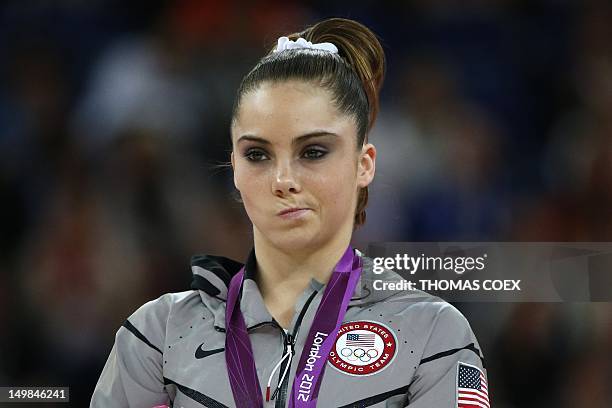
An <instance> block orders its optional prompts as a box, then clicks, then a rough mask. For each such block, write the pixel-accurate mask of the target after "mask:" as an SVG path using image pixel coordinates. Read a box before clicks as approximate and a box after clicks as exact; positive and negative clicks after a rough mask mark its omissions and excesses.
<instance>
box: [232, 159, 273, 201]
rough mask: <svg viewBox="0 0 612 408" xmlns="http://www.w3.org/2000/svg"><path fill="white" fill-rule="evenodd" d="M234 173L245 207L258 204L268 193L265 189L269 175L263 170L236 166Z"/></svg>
mask: <svg viewBox="0 0 612 408" xmlns="http://www.w3.org/2000/svg"><path fill="white" fill-rule="evenodd" d="M234 171H235V173H234V177H235V180H236V188H237V189H238V190H239V191H240V195H241V197H242V201H243V202H244V205H245V206H247V205H248V206H251V205H252V204H253V203H257V202H258V201H259V200H261V198H262V196H263V195H264V194H265V193H267V192H268V190H267V189H265V184H266V178H267V174H266V173H265V171H264V170H263V169H260V168H254V167H252V166H244V165H236V168H235V170H234Z"/></svg>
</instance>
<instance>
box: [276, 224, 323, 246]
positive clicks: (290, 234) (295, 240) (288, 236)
mask: <svg viewBox="0 0 612 408" xmlns="http://www.w3.org/2000/svg"><path fill="white" fill-rule="evenodd" d="M267 238H268V240H269V241H270V242H271V243H272V244H273V245H274V246H275V247H277V248H279V249H281V250H282V251H283V252H293V251H300V250H304V249H308V248H318V247H319V246H321V245H322V240H321V235H320V234H319V233H315V232H313V231H308V230H305V229H302V228H294V229H293V230H285V231H275V232H274V233H271V234H270V235H268V237H267Z"/></svg>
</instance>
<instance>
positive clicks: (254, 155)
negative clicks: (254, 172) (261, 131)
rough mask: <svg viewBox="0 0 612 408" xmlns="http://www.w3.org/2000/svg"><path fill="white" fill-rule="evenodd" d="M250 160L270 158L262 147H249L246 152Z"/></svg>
mask: <svg viewBox="0 0 612 408" xmlns="http://www.w3.org/2000/svg"><path fill="white" fill-rule="evenodd" d="M244 157H246V159H247V160H248V161H252V162H259V161H264V160H266V159H268V156H267V155H266V153H265V152H264V151H263V150H261V149H249V150H247V151H246V153H245V154H244Z"/></svg>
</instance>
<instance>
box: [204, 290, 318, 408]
mask: <svg viewBox="0 0 612 408" xmlns="http://www.w3.org/2000/svg"><path fill="white" fill-rule="evenodd" d="M317 293H319V292H318V291H316V290H315V291H314V292H313V293H312V294H311V295H310V297H309V298H308V300H307V301H306V303H304V306H303V307H302V310H300V314H299V315H298V318H297V320H296V322H295V326H294V327H293V333H285V330H284V329H283V327H282V326H281V325H280V324H279V323H278V321H276V319H275V318H274V317H273V318H272V321H269V322H261V323H257V324H255V325H253V326H250V327H247V331H251V330H253V329H256V328H258V327H261V326H266V325H272V326H276V327H278V329H279V330H280V331H281V334H282V335H283V340H284V341H283V343H284V346H283V354H282V355H285V353H286V352H287V347H289V346H291V347H292V348H293V350H295V342H296V339H297V335H298V332H299V331H300V326H301V324H302V320H303V319H304V315H305V314H306V311H307V310H308V306H310V304H311V303H312V300H313V299H314V298H315V296H316V295H317ZM214 328H215V330H216V331H218V332H221V333H225V332H226V330H225V329H224V328H223V327H219V326H214ZM291 360H293V355H292V356H291V357H290V358H289V359H287V360H285V361H284V362H283V363H282V364H281V366H280V368H279V372H280V373H282V372H284V371H285V366H286V365H287V364H289V368H287V370H288V372H291ZM287 384H289V375H287V376H285V379H284V380H283V383H282V384H281V385H280V389H279V390H278V394H277V396H276V404H274V408H285V404H286V402H287Z"/></svg>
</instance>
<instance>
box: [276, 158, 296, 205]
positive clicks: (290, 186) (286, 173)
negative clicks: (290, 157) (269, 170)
mask: <svg viewBox="0 0 612 408" xmlns="http://www.w3.org/2000/svg"><path fill="white" fill-rule="evenodd" d="M301 189H302V188H301V186H300V184H299V182H298V181H297V177H296V174H295V171H294V169H292V167H291V163H289V162H284V163H279V164H278V165H277V166H276V169H275V174H274V181H273V182H272V192H273V193H274V194H275V195H277V196H278V197H285V196H287V195H289V194H296V193H299V192H300V191H301Z"/></svg>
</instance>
